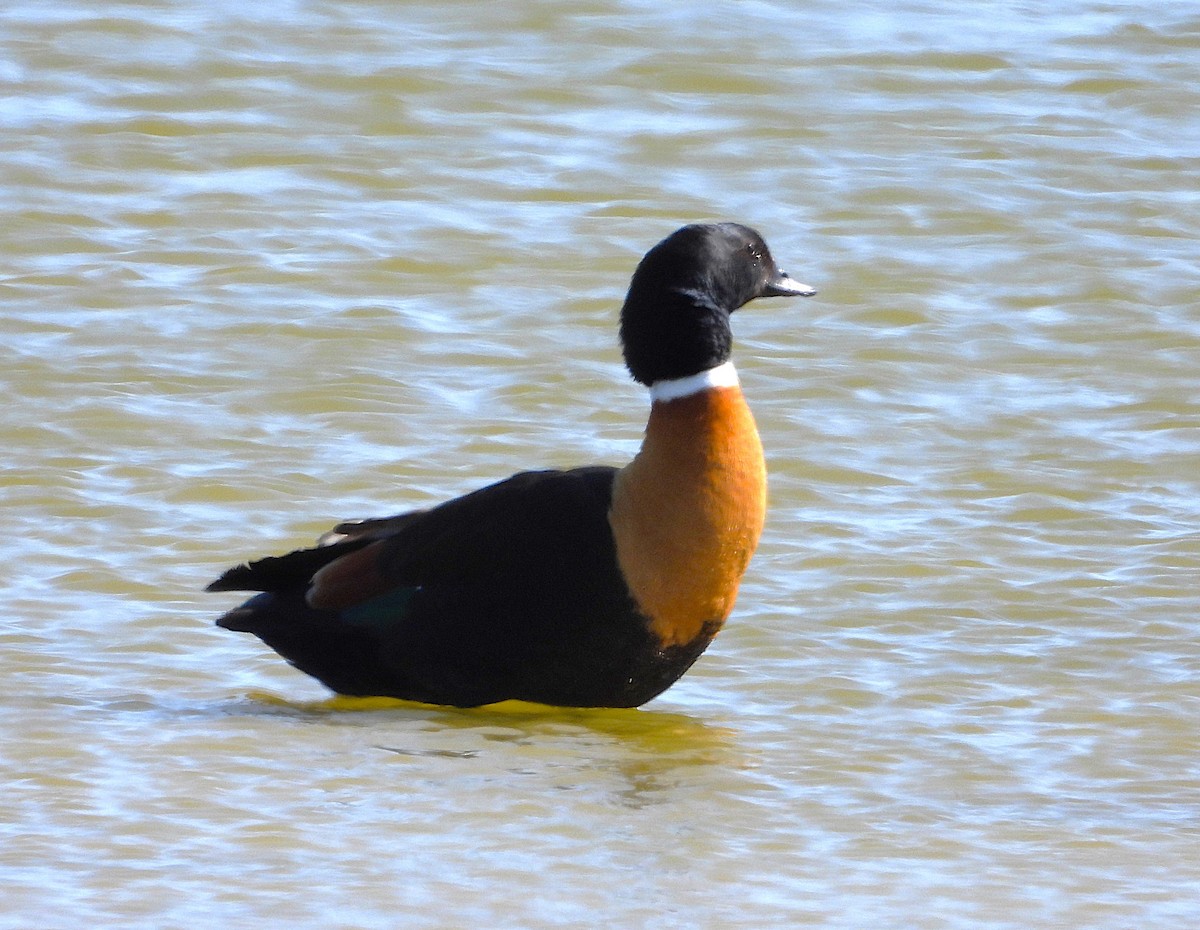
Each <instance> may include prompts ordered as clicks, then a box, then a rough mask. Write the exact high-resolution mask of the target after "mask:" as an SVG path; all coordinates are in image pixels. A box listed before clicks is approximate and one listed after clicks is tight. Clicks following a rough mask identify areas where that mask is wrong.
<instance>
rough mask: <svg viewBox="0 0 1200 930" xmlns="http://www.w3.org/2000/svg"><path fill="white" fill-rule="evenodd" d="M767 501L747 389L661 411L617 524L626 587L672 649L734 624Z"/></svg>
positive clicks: (627, 481) (616, 510) (627, 477)
mask: <svg viewBox="0 0 1200 930" xmlns="http://www.w3.org/2000/svg"><path fill="white" fill-rule="evenodd" d="M766 492H767V481H766V467H765V464H764V462H763V452H762V443H761V442H760V441H759V438H758V430H757V429H756V428H755V425H754V418H753V417H752V416H751V414H750V408H749V407H747V406H746V402H745V399H744V398H743V397H742V392H741V390H740V389H739V388H737V387H724V388H714V389H710V390H707V391H703V392H701V393H699V394H693V395H690V396H688V397H683V398H679V399H678V400H671V401H666V402H657V403H655V404H654V406H653V407H652V408H651V411H650V421H649V423H648V424H647V426H646V436H645V439H644V440H643V442H642V448H641V451H640V452H638V454H637V456H636V457H635V458H634V460H633V461H632V462H630V463H629V464H628V465H627V466H625V468H623V469H621V471H620V473H619V474H618V475H617V478H616V483H615V485H614V487H613V499H612V509H611V511H610V512H609V523H610V524H611V526H612V531H613V538H614V540H615V541H616V547H617V559H618V561H619V563H620V566H621V572H622V574H623V575H624V576H625V582H626V584H627V585H628V586H629V590H630V592H631V593H632V594H633V596H634V598H635V599H636V600H637V603H638V607H639V608H640V609H641V611H642V613H644V614H645V615H646V616H647V617H648V618H649V619H650V622H651V628H652V630H653V631H654V633H655V634H656V635H657V637H658V638H659V639H660V640H661V641H662V643H663V645H665V646H666V645H681V644H683V643H689V642H692V641H693V640H695V639H696V637H698V636H701V635H708V636H711V635H713V634H714V633H715V632H716V630H717V629H719V628H720V625H721V624H722V623H724V621H725V618H726V617H728V616H729V612H730V611H731V610H732V609H733V603H734V600H735V598H736V597H737V590H738V584H739V582H740V581H741V579H742V574H743V573H744V572H745V570H746V565H747V564H748V563H749V561H750V556H751V555H752V554H753V553H754V550H755V547H756V546H757V545H758V538H759V535H760V534H761V533H762V526H763V519H764V517H765V515H766Z"/></svg>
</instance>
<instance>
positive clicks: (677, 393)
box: [650, 362, 741, 403]
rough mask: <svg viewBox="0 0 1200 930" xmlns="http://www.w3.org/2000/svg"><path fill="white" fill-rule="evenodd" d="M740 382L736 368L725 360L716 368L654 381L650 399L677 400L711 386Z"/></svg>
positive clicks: (717, 386)
mask: <svg viewBox="0 0 1200 930" xmlns="http://www.w3.org/2000/svg"><path fill="white" fill-rule="evenodd" d="M740 383H741V382H740V381H738V376H737V369H736V368H734V367H733V362H725V363H724V364H723V365H718V366H717V367H716V368H710V369H708V370H707V371H702V372H699V373H698V374H694V375H688V376H687V377H686V378H670V379H668V380H666V381H655V382H654V383H653V384H652V385H650V400H651V402H653V403H658V402H663V401H668V400H679V398H681V397H690V396H691V395H693V394H699V393H700V392H701V391H708V390H712V389H713V388H730V387H737V386H738V385H739V384H740Z"/></svg>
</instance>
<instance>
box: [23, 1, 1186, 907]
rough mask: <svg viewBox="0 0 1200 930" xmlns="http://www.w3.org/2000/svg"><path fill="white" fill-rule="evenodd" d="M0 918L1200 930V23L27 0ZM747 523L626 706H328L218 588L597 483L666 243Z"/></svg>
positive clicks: (925, 14)
mask: <svg viewBox="0 0 1200 930" xmlns="http://www.w3.org/2000/svg"><path fill="white" fill-rule="evenodd" d="M0 130H2V131H0V210H2V212H3V216H4V223H3V224H2V228H0V295H2V297H3V302H2V304H0V337H2V339H0V360H2V364H0V382H2V383H3V388H4V392H5V398H6V401H5V405H4V409H3V413H2V414H0V443H2V445H3V449H4V455H3V458H2V459H0V500H2V501H3V515H4V522H3V530H4V532H3V534H2V539H0V564H2V568H0V579H2V584H3V589H4V591H5V601H6V609H5V612H4V619H3V625H2V626H0V645H2V649H0V670H2V673H3V680H4V689H3V690H4V693H3V696H2V697H0V732H2V733H3V735H4V739H3V743H2V745H0V763H2V771H3V791H0V836H2V837H3V842H2V843H0V927H4V928H31V927H71V926H112V927H123V928H155V930H170V928H184V927H188V928H191V927H195V926H220V927H235V928H239V927H264V926H291V927H301V928H308V927H312V928H318V927H320V928H385V927H386V928H397V927H399V928H437V930H440V928H460V927H489V928H533V927H592V926H595V927H639V928H640V927H646V928H676V927H679V928H682V927H689V928H690V927H702V928H725V927H746V928H759V927H804V926H812V927H829V928H846V930H857V928H863V927H904V928H995V930H1009V928H1012V930H1028V928H1030V927H1069V928H1135V927H1136V928H1142V927H1156V928H1180V930H1183V928H1189V930H1190V928H1192V927H1195V926H1196V922H1197V919H1198V915H1200V891H1198V890H1197V889H1200V852H1198V850H1200V748H1198V723H1197V721H1198V720H1200V690H1198V689H1200V684H1198V682H1200V645H1198V642H1197V635H1196V626H1197V624H1196V618H1197V615H1198V613H1200V590H1198V581H1200V529H1198V526H1200V487H1198V485H1200V480H1198V475H1200V396H1198V395H1200V388H1198V381H1197V372H1198V371H1200V273H1198V271H1197V262H1196V249H1197V245H1196V244H1197V241H1198V240H1200V202H1198V201H1200V196H1198V194H1197V189H1198V188H1197V186H1196V178H1197V176H1198V174H1200V157H1198V156H1197V152H1200V11H1198V10H1197V8H1196V6H1195V5H1194V4H1192V3H1188V2H1167V3H1158V4H1146V3H1133V2H1123V0H1110V2H1098V0H1082V2H1079V3H1057V4H1054V3H1051V4H1042V5H1029V4H1018V3H1006V2H983V3H980V4H976V5H973V6H966V7H962V6H961V5H958V6H953V5H951V6H948V5H946V4H941V3H932V2H924V0H899V2H898V3H893V4H890V5H886V6H885V5H882V4H875V3H870V2H864V0H848V2H839V3H831V2H816V3H807V4H787V3H783V2H781V0H780V2H770V0H764V2H733V0H728V2H722V0H718V2H716V3H709V4H705V5H703V6H701V7H696V6H694V5H684V4H665V5H664V4H651V3H642V2H636V0H630V2H619V0H589V2H583V3H565V2H522V3H509V4H475V3H466V2H447V3H438V4H416V3H382V2H370V0H341V2H337V3H331V2H323V0H314V2H309V3H299V2H297V3H278V4H260V5H254V4H247V3H239V4H234V3H221V2H217V3H209V4H198V3H186V2H185V3H165V2H154V0H148V2H139V3H124V4H121V3H116V4H101V5H97V4H90V3H72V2H64V3H58V4H39V3H30V2H16V3H10V4H9V5H8V6H6V8H5V10H4V12H3V13H2V14H0ZM717 218H720V219H738V220H742V221H745V222H748V223H750V224H752V225H754V226H757V227H758V228H760V229H761V230H762V231H763V233H764V234H765V235H766V237H767V239H768V241H769V242H770V243H771V245H772V248H773V250H774V251H775V253H776V255H777V257H779V259H780V261H781V263H782V264H783V265H784V266H785V267H786V268H788V269H789V270H790V271H791V272H792V273H793V274H794V275H795V276H796V277H798V278H800V279H802V280H806V281H809V282H810V283H812V284H814V285H816V286H818V287H819V288H820V289H821V295H820V296H819V297H818V298H816V299H814V300H812V301H807V302H804V303H803V305H795V304H784V303H776V302H762V303H761V304H758V305H754V306H752V307H750V308H748V309H747V310H746V311H745V312H744V313H740V314H738V317H737V318H736V319H735V328H736V334H737V336H738V340H739V345H738V351H737V356H736V358H737V361H738V365H739V369H740V371H741V373H742V379H743V382H744V385H745V387H746V390H747V393H748V395H749V396H750V398H751V402H752V405H753V406H754V409H755V411H756V414H757V416H758V418H759V423H760V427H761V430H762V433H763V437H764V441H765V444H766V446H767V450H768V457H769V462H770V468H771V474H772V485H771V493H772V509H771V515H770V520H769V524H768V528H767V532H766V535H765V537H764V540H763V544H762V547H761V550H760V552H759V555H758V557H757V558H756V561H755V563H754V565H753V566H752V569H751V573H750V575H749V577H748V579H747V582H746V584H745V586H744V588H743V594H742V597H741V600H740V603H739V606H738V609H737V611H736V612H735V615H734V617H733V619H732V621H731V623H730V625H729V627H728V629H727V630H726V631H725V632H724V633H723V634H722V635H721V637H720V638H719V639H718V641H717V642H716V644H715V645H714V647H713V649H712V650H711V651H710V652H709V654H707V655H706V656H705V658H704V659H702V660H701V662H700V663H699V664H698V666H697V667H696V668H695V669H694V670H693V672H692V673H691V674H690V675H689V676H688V677H686V678H685V679H684V680H683V681H682V682H681V683H680V684H679V685H677V686H676V687H675V688H673V689H672V690H671V691H669V692H667V694H666V695H664V696H663V697H661V698H659V699H658V700H656V701H654V702H652V703H651V704H650V705H648V706H647V707H646V708H644V709H643V710H640V711H631V712H619V713H618V712H586V713H585V712H573V711H557V710H549V709H544V708H528V707H520V706H501V707H498V708H488V709H481V710H475V711H448V710H439V709H430V708H420V707H414V706H406V705H399V704H396V703H391V704H388V703H383V704H379V703H377V702H376V703H373V702H337V701H334V702H329V701H327V700H326V698H327V695H326V693H325V692H324V691H323V690H322V689H321V687H320V686H319V685H317V684H315V683H314V682H312V681H311V680H309V679H307V678H305V677H304V676H302V675H300V674H299V673H297V672H295V671H293V670H291V669H290V668H289V667H288V666H286V665H285V664H284V663H283V662H281V661H280V660H279V659H278V658H276V657H275V656H274V655H273V654H271V653H269V652H268V651H267V650H266V649H265V648H264V647H262V646H261V645H260V644H259V643H258V642H257V641H255V640H252V639H251V638H249V637H242V636H234V635H231V634H227V633H224V632H222V631H219V630H216V629H214V628H213V627H212V625H211V620H212V618H213V617H214V616H215V615H216V614H217V613H218V612H219V611H220V610H221V609H223V608H224V607H226V606H228V604H229V599H228V598H227V597H221V596H213V595H203V594H201V593H200V589H201V588H202V587H203V586H204V584H205V583H207V582H208V581H209V580H210V579H211V578H213V577H214V576H215V575H216V574H217V573H218V572H219V571H220V570H221V569H222V568H223V567H225V566H226V565H227V564H229V563H230V562H232V561H236V560H240V559H242V558H245V557H246V556H249V555H256V554H265V553H268V552H273V551H280V550H282V549H285V548H287V547H289V546H293V545H299V544H303V543H305V542H307V541H309V540H311V539H312V538H313V537H314V536H315V535H316V534H318V533H319V532H321V531H322V530H324V529H326V528H327V527H328V526H329V525H330V524H331V523H332V522H334V521H336V520H338V519H340V518H344V517H352V516H369V515H379V514H383V513H389V512H394V511H397V510H401V509H404V508H407V507H412V506H417V505H421V504H426V503H429V502H433V501H437V500H440V499H443V498H445V497H447V496H451V495H454V494H457V493H461V492H463V491H466V490H469V489H471V488H474V487H476V486H478V485H480V484H482V483H484V482H487V481H490V480H493V479H496V478H499V477H503V476H505V475H507V474H509V473H511V472H512V471H514V470H517V469H519V468H522V467H530V466H545V465H572V464H579V463H584V462H590V461H603V462H612V463H619V462H621V461H623V460H624V459H626V458H627V457H628V456H630V455H631V454H632V453H633V451H634V450H635V449H636V447H637V444H638V441H639V438H640V432H641V427H642V423H643V418H644V416H645V411H646V401H645V398H644V396H643V393H642V392H641V391H640V390H638V389H636V387H635V386H634V385H632V383H631V382H630V381H629V380H628V378H627V377H626V376H625V374H624V373H623V371H622V369H621V367H620V360H619V355H618V352H617V348H616V337H615V313H616V310H617V308H618V306H619V303H620V300H621V298H622V296H623V294H624V289H625V286H626V284H627V281H628V276H629V274H630V272H631V271H632V268H633V266H634V264H635V263H636V261H637V259H638V258H639V257H640V255H641V253H642V252H644V251H645V249H647V248H648V247H649V246H650V245H652V244H653V243H654V242H656V241H657V240H658V239H660V238H661V237H662V236H664V235H666V234H667V233H668V232H670V231H671V230H672V229H674V228H675V227H676V226H678V225H680V224H681V223H684V222H689V221H694V220H701V219H717Z"/></svg>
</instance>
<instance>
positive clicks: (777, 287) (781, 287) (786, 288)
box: [762, 271, 817, 297]
mask: <svg viewBox="0 0 1200 930" xmlns="http://www.w3.org/2000/svg"><path fill="white" fill-rule="evenodd" d="M816 292H817V289H816V288H815V287H809V286H808V285H807V284H801V283H800V282H799V281H797V280H795V279H794V278H791V277H789V276H788V273H787V272H786V271H780V272H777V273H776V274H775V277H774V278H772V279H771V280H770V281H768V282H767V286H766V287H765V288H763V292H762V295H763V297H812V295H813V294H815V293H816Z"/></svg>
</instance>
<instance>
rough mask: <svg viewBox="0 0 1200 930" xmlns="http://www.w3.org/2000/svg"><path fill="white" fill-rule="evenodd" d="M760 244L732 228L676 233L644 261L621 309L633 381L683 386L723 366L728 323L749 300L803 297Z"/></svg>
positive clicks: (748, 232) (729, 342)
mask: <svg viewBox="0 0 1200 930" xmlns="http://www.w3.org/2000/svg"><path fill="white" fill-rule="evenodd" d="M815 293H816V291H815V290H813V289H812V288H811V287H809V286H808V285H806V284H801V283H799V282H798V281H794V280H793V279H791V278H789V277H788V276H787V274H785V273H784V272H782V271H780V270H779V268H778V267H776V265H775V260H774V259H773V258H771V252H770V250H769V249H768V248H767V244H766V243H765V242H763V240H762V236H760V235H759V234H758V233H756V232H755V231H754V230H753V229H750V228H749V227H748V226H741V225H739V224H737V223H717V224H713V225H707V224H706V225H695V226H684V227H683V228H682V229H679V230H676V231H675V232H673V233H672V234H671V235H669V236H668V237H667V238H666V239H664V240H663V241H662V242H660V243H659V244H658V245H656V246H655V247H654V248H652V249H651V250H650V251H649V252H647V253H646V257H645V258H643V259H642V261H641V264H639V265H638V267H637V271H635V272H634V273H633V281H632V283H631V284H630V285H629V294H628V295H627V296H626V297H625V306H624V307H622V308H621V346H622V349H623V351H624V353H625V364H626V365H627V366H628V367H629V371H630V373H631V374H632V375H633V377H634V379H635V380H637V381H640V382H641V383H642V384H647V385H649V384H653V383H654V382H655V381H664V380H667V379H671V378H685V377H687V376H688V375H694V374H697V373H699V372H701V371H705V370H707V369H709V368H715V367H716V366H717V365H720V364H722V363H723V362H726V361H728V360H729V354H730V351H731V349H732V346H733V335H732V333H731V331H730V328H729V315H730V314H731V313H733V311H734V310H737V309H738V308H739V307H741V306H743V305H745V304H747V303H749V302H750V301H752V300H754V299H755V298H756V297H811V296H812V295H813V294H815Z"/></svg>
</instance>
